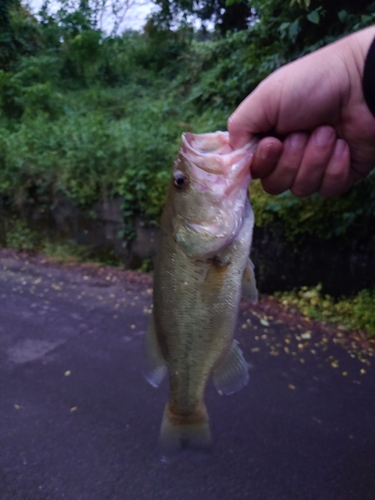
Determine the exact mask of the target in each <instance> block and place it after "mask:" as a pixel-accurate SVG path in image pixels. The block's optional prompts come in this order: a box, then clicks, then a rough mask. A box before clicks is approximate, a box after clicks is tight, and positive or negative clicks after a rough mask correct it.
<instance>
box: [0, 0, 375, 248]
mask: <svg viewBox="0 0 375 500" xmlns="http://www.w3.org/2000/svg"><path fill="white" fill-rule="evenodd" d="M116 1H117V0H116ZM116 1H115V0H113V2H111V3H110V2H109V0H108V2H106V1H105V0H60V2H59V6H60V8H59V9H58V10H57V11H56V12H55V13H52V11H51V9H50V7H49V2H48V1H46V2H45V3H44V5H43V7H42V9H41V12H40V13H39V15H38V16H37V17H34V16H32V15H31V14H30V12H28V11H27V9H26V8H25V7H23V6H22V5H21V4H20V1H19V0H3V2H2V3H1V5H0V23H1V25H0V27H1V30H0V49H1V50H0V64H1V67H0V200H2V201H1V203H8V204H17V203H21V201H22V200H25V199H29V198H30V199H34V198H35V197H39V198H43V197H46V199H49V200H50V202H51V200H53V197H54V196H58V195H59V193H60V194H63V195H64V196H66V197H68V198H70V199H71V200H73V201H74V202H75V203H77V204H79V205H81V206H82V207H86V208H87V207H90V205H92V204H93V203H94V202H95V201H96V200H97V199H98V198H101V197H114V196H120V197H121V198H122V199H123V210H124V217H125V218H126V220H127V221H128V225H129V227H130V226H131V217H133V216H134V215H135V214H142V215H143V216H144V217H146V218H147V219H148V220H149V221H152V222H156V221H157V220H158V216H159V214H160V211H161V208H162V206H163V200H164V192H165V187H166V182H167V178H168V173H169V170H170V165H171V161H172V158H173V156H174V155H175V154H176V151H177V149H178V144H179V136H180V134H181V132H182V131H183V130H191V131H194V132H208V131H212V130H217V129H223V128H225V127H226V119H227V117H228V115H229V114H230V113H231V112H232V111H233V109H234V108H235V106H236V105H237V104H238V103H239V102H240V101H241V100H242V99H243V98H244V97H245V96H246V95H247V94H248V93H249V92H250V91H251V90H252V89H253V88H254V87H255V86H256V85H257V84H258V83H259V82H260V81H261V80H262V79H263V78H264V77H266V76H267V75H268V74H269V73H270V72H271V71H273V70H275V69H277V68H278V67H279V66H280V65H282V64H285V63H287V62H288V61H291V60H292V59H295V58H297V57H300V56H301V55H303V54H305V53H308V52H310V51H312V50H314V49H316V48H318V47H320V46H322V45H324V44H326V43H329V42H331V41H333V40H335V39H337V38H338V37H340V36H343V35H345V34H347V33H350V32H352V31H353V30H356V29H360V28H362V27H365V26H367V25H369V24H373V23H374V19H375V3H374V2H368V1H364V0H358V1H357V2H355V3H354V2H351V1H349V0H339V1H338V2H335V3H333V2H330V1H328V0H287V1H283V0H252V1H251V3H250V4H247V3H246V4H241V3H238V2H237V3H236V2H232V3H230V2H226V3H225V4H224V3H220V2H216V1H215V2H212V1H211V0H209V1H208V0H207V1H206V2H199V3H192V2H191V0H178V1H175V0H173V1H172V0H170V1H169V2H168V3H165V4H160V5H161V10H160V12H159V14H158V15H156V16H153V17H152V18H151V19H149V20H148V22H147V23H146V25H145V27H144V30H143V32H142V33H138V32H134V31H125V32H124V33H122V34H120V35H119V34H111V35H109V34H107V33H105V32H104V31H103V30H102V29H101V20H102V19H103V16H104V14H103V12H104V11H103V9H104V8H106V7H108V6H112V7H113V6H116V5H117V7H119V3H118V2H117V3H116ZM157 1H159V0H157ZM243 5H246V8H247V9H248V10H246V11H243V12H244V13H243V14H242V15H241V16H236V19H237V20H236V22H235V23H234V24H231V22H230V21H227V20H225V19H229V17H230V15H232V14H230V13H231V12H232V13H234V12H235V9H241V8H243ZM248 5H250V6H251V7H248ZM241 6H242V7H241ZM112 7H111V8H112ZM163 9H164V10H163ZM231 9H233V10H231ZM118 12H120V11H118ZM237 12H239V11H237ZM247 13H248V14H249V15H247ZM193 14H194V15H195V16H198V17H199V18H200V19H201V20H202V22H203V23H204V22H206V21H208V20H213V22H214V24H215V26H216V30H215V31H213V32H209V31H207V29H206V30H205V29H204V28H202V29H199V30H196V29H194V28H193V26H192V22H191V18H189V16H190V15H193ZM118 15H120V14H118ZM225 16H227V18H226V17H225ZM119 22H120V21H119ZM236 23H237V24H236ZM241 23H243V24H241ZM252 193H253V194H252V203H253V206H254V208H255V211H256V220H257V223H258V224H263V225H264V224H271V223H272V224H281V225H282V227H283V231H284V233H285V236H286V238H289V239H293V238H294V240H297V239H299V238H301V237H302V236H303V235H314V236H316V237H320V238H330V237H332V236H337V235H349V234H351V235H353V234H354V232H357V233H359V232H360V231H361V230H363V231H365V230H366V228H368V227H369V224H370V223H371V222H373V221H374V213H375V185H374V178H373V177H372V178H369V179H368V180H367V181H365V182H363V183H362V184H360V185H359V186H357V187H356V188H354V189H352V190H351V191H350V192H349V193H348V194H346V195H344V196H342V197H339V198H337V199H335V200H322V199H320V198H316V197H315V198H314V197H313V198H307V199H305V200H298V199H296V198H295V197H294V196H293V195H291V194H290V193H285V194H283V195H281V196H277V197H271V196H268V195H266V194H265V193H264V192H263V191H262V190H261V189H260V188H259V186H257V185H256V184H254V185H253V188H252ZM43 199H44V198H43ZM363 200H366V202H365V203H364V201H363ZM354 229H355V231H354Z"/></svg>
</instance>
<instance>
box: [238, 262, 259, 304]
mask: <svg viewBox="0 0 375 500" xmlns="http://www.w3.org/2000/svg"><path fill="white" fill-rule="evenodd" d="M242 293H243V295H245V296H246V297H249V299H250V300H251V302H252V303H253V304H256V303H257V302H258V290H257V284H256V280H255V274H254V264H253V263H252V262H251V259H250V258H249V260H248V261H247V264H246V267H245V269H244V272H243V275H242Z"/></svg>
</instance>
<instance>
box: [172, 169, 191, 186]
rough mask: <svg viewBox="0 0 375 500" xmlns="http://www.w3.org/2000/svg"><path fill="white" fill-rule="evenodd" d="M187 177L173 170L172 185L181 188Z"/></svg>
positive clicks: (184, 184)
mask: <svg viewBox="0 0 375 500" xmlns="http://www.w3.org/2000/svg"><path fill="white" fill-rule="evenodd" d="M188 182H189V180H188V178H187V177H186V175H184V174H183V173H182V172H175V173H174V174H173V185H174V187H175V188H177V189H183V188H185V187H186V186H187V185H188Z"/></svg>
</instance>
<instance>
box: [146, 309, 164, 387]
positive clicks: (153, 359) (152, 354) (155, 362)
mask: <svg viewBox="0 0 375 500" xmlns="http://www.w3.org/2000/svg"><path fill="white" fill-rule="evenodd" d="M166 372H167V367H166V364H165V360H164V358H163V355H162V353H161V352H160V348H159V345H158V341H157V337H156V331H155V324H154V319H153V317H152V318H151V321H150V323H149V325H148V329H147V331H146V334H145V337H144V343H143V375H144V376H145V379H146V380H147V382H149V383H150V384H151V385H152V386H153V387H158V386H159V385H160V383H161V382H162V380H163V378H164V377H165V374H166Z"/></svg>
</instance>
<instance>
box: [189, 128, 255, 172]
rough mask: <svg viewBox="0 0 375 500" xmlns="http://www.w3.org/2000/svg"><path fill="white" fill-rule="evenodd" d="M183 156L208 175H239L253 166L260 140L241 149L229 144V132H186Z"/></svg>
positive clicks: (253, 140) (253, 141) (251, 142)
mask: <svg viewBox="0 0 375 500" xmlns="http://www.w3.org/2000/svg"><path fill="white" fill-rule="evenodd" d="M181 142H182V145H181V150H180V152H181V154H182V156H183V157H185V158H186V160H188V161H189V162H190V163H192V164H194V165H196V166H197V167H199V168H200V169H202V170H204V171H205V172H207V173H208V174H216V175H226V176H227V175H228V174H229V175H230V174H233V175H236V176H237V175H238V174H239V172H240V171H241V170H244V169H247V170H249V167H250V165H251V160H252V157H253V156H254V153H255V150H256V147H257V144H258V142H259V140H258V139H255V138H254V139H252V140H251V141H250V142H249V143H247V144H245V146H243V147H242V148H240V149H233V148H232V146H231V145H230V144H229V133H228V132H220V131H218V132H213V133H209V134H192V133H191V132H184V133H183V134H182V137H181Z"/></svg>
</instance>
